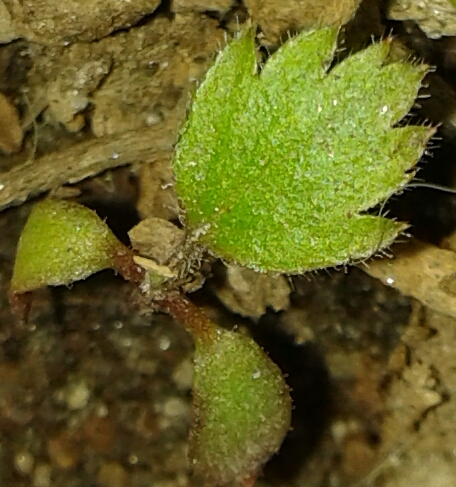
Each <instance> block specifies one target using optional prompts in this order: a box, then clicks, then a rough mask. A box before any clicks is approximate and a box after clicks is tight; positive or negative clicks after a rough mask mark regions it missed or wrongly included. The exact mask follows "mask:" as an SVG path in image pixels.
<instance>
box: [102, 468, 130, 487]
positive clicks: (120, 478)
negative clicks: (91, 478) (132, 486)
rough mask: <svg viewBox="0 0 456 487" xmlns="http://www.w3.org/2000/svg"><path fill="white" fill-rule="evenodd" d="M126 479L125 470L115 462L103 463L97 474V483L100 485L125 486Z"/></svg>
mask: <svg viewBox="0 0 456 487" xmlns="http://www.w3.org/2000/svg"><path fill="white" fill-rule="evenodd" d="M128 480H129V479H128V473H127V471H126V470H125V469H124V468H123V467H122V465H120V464H119V463H115V462H108V463H104V464H103V465H102V466H101V467H100V470H99V471H98V475H97V483H98V484H99V485H100V486H101V487H126V486H127V485H129V482H128Z"/></svg>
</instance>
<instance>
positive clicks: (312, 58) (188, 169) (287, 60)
mask: <svg viewBox="0 0 456 487" xmlns="http://www.w3.org/2000/svg"><path fill="white" fill-rule="evenodd" d="M336 37H337V30H335V29H322V30H317V31H313V32H307V33H303V34H300V35H299V36H297V37H295V38H292V39H290V40H289V41H288V42H287V43H286V44H284V45H283V46H282V47H281V48H280V49H279V50H278V51H277V52H276V53H275V54H274V55H273V56H271V58H270V59H269V60H268V61H267V62H266V64H265V66H264V68H263V69H262V71H261V73H260V74H258V72H257V71H258V64H257V61H256V55H255V44H254V37H253V34H252V32H251V31H247V32H244V33H243V34H242V35H241V36H240V37H239V38H237V39H236V40H234V41H233V42H231V43H230V44H229V45H228V46H227V47H226V48H225V49H224V50H223V51H222V52H221V53H220V55H219V57H218V59H217V61H216V63H215V65H214V66H213V68H212V69H211V70H210V71H209V72H208V74H207V77H206V79H205V81H204V82H203V83H202V85H201V86H200V88H199V90H198V92H197V93H196V96H195V99H194V103H193V107H192V111H191V113H190V116H189V119H188V122H187V125H186V127H185V129H184V131H183V133H182V135H181V139H180V141H179V143H178V147H177V152H176V155H175V159H174V171H175V175H176V184H177V191H178V195H179V196H180V198H181V201H182V203H183V206H184V210H185V212H186V223H187V225H188V227H189V229H190V230H191V231H192V232H193V237H195V236H196V238H197V239H198V240H199V242H200V243H201V244H202V245H204V246H207V247H208V249H209V250H210V251H212V252H213V253H214V254H216V255H217V256H219V257H222V258H223V259H225V260H227V261H234V262H236V263H238V264H241V265H245V266H247V267H251V268H253V269H256V270H260V271H279V272H286V273H300V272H305V271H307V270H311V269H316V268H323V267H327V266H334V265H338V264H342V263H347V262H351V261H353V260H355V259H360V258H365V257H368V256H370V255H372V254H373V253H375V251H377V250H378V249H381V248H382V247H385V246H387V245H389V244H390V243H391V242H392V241H393V240H394V239H395V238H396V236H397V235H398V234H399V233H400V232H401V231H402V230H403V229H404V228H406V225H405V224H402V223H398V222H395V221H392V220H389V219H386V218H383V217H380V216H372V215H367V214H366V213H365V212H366V210H368V209H369V208H372V207H373V206H375V205H376V204H378V203H379V202H381V201H383V200H385V199H386V198H388V197H389V196H391V195H392V194H394V193H395V192H396V191H398V190H399V189H400V188H402V187H404V186H405V185H406V183H407V182H408V181H409V180H410V178H411V176H412V175H411V173H409V174H407V173H406V171H407V169H410V168H411V167H412V166H413V165H414V164H415V163H416V162H417V160H418V158H419V157H420V155H421V154H422V152H423V150H424V147H425V144H426V142H427V140H428V139H429V137H430V136H431V135H432V133H433V131H432V130H431V129H429V128H428V127H422V126H418V127H416V126H413V127H412V126H405V127H395V124H396V122H398V121H399V120H400V119H402V118H403V117H404V116H405V115H406V114H407V113H408V111H409V110H410V108H411V106H412V104H413V102H414V100H415V97H416V95H417V92H418V89H419V88H420V85H421V80H422V78H423V76H424V74H425V73H426V66H424V65H412V64H410V63H407V62H403V61H400V62H392V61H390V60H389V59H388V54H389V50H390V41H389V40H385V41H383V42H381V43H378V44H375V45H373V46H371V47H369V48H367V49H365V50H364V51H362V52H359V53H357V54H355V55H352V56H350V57H348V58H347V59H345V60H344V61H343V62H341V63H340V64H338V65H337V66H335V67H334V68H333V69H331V70H330V71H329V72H328V66H329V63H330V61H331V59H332V57H333V53H334V49H335V42H336ZM393 127H394V128H393Z"/></svg>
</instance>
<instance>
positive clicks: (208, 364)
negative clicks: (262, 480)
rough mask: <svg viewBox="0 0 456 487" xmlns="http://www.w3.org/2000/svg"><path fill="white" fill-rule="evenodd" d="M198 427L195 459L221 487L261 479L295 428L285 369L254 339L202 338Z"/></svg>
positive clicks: (225, 334) (223, 334)
mask: <svg viewBox="0 0 456 487" xmlns="http://www.w3.org/2000/svg"><path fill="white" fill-rule="evenodd" d="M194 360H195V370H194V383H193V396H194V406H195V411H194V416H195V424H194V426H193V428H192V430H191V432H190V439H189V456H190V462H191V464H192V466H193V468H194V470H195V472H197V473H199V474H200V475H201V476H202V477H203V478H204V479H206V480H207V481H210V482H211V483H213V484H216V485H219V484H221V485H224V484H227V483H229V482H233V481H239V482H241V481H243V480H246V479H247V478H250V477H252V476H255V475H256V474H257V473H258V471H259V469H260V468H261V467H262V465H263V464H264V463H265V462H266V461H267V460H268V459H269V457H270V456H271V455H272V454H273V453H275V452H276V451H277V450H278V448H279V446H280V444H281V443H282V440H283V438H284V436H285V434H286V433H287V431H288V428H289V425H290V416H291V400H290V396H289V391H288V387H287V385H286V383H285V380H284V378H283V376H282V374H281V372H280V370H279V368H278V367H277V366H276V365H275V364H274V363H273V362H272V361H271V360H270V359H269V358H268V357H267V355H266V354H265V353H264V352H263V350H261V348H260V347H259V346H258V345H257V344H256V343H255V342H254V341H253V340H252V339H250V338H249V337H246V336H243V335H241V334H239V333H236V332H229V331H225V330H221V329H219V330H218V333H217V336H216V337H215V339H214V340H211V341H210V342H207V341H205V340H199V339H196V347H195V359H194Z"/></svg>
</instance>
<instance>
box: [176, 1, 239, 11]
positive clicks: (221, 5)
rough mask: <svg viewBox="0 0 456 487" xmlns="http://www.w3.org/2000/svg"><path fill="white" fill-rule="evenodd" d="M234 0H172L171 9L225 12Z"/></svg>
mask: <svg viewBox="0 0 456 487" xmlns="http://www.w3.org/2000/svg"><path fill="white" fill-rule="evenodd" d="M234 3H235V2H234V0H211V1H209V2H208V1H207V0H173V2H172V4H171V10H172V11H173V12H176V13H181V12H222V13H223V12H227V11H228V10H230V8H231V7H232V6H233V5H234Z"/></svg>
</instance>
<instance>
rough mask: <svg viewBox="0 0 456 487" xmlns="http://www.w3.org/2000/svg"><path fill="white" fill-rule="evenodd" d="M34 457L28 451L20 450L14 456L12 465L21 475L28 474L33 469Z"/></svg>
mask: <svg viewBox="0 0 456 487" xmlns="http://www.w3.org/2000/svg"><path fill="white" fill-rule="evenodd" d="M34 464H35V458H34V457H33V455H32V454H31V453H30V452H28V451H21V452H18V453H16V455H15V456H14V467H15V468H16V470H17V471H18V473H20V474H21V475H30V474H31V473H32V471H33V466H34Z"/></svg>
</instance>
